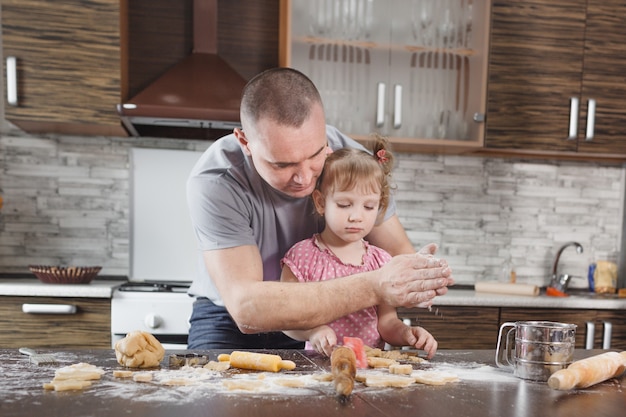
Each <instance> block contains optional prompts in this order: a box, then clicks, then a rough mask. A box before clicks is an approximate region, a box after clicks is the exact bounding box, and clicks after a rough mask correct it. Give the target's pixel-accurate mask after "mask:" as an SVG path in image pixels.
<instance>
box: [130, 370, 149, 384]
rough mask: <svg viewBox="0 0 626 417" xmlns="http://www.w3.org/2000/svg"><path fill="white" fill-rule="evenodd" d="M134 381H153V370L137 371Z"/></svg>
mask: <svg viewBox="0 0 626 417" xmlns="http://www.w3.org/2000/svg"><path fill="white" fill-rule="evenodd" d="M133 381H135V382H150V381H152V372H135V373H134V374H133Z"/></svg>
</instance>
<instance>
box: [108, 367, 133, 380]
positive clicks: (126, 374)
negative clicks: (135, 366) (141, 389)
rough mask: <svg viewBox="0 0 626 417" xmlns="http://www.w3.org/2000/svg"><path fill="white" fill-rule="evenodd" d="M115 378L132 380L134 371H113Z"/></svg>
mask: <svg viewBox="0 0 626 417" xmlns="http://www.w3.org/2000/svg"><path fill="white" fill-rule="evenodd" d="M113 376H114V377H115V378H130V377H132V376H133V371H122V370H120V369H116V370H114V371H113Z"/></svg>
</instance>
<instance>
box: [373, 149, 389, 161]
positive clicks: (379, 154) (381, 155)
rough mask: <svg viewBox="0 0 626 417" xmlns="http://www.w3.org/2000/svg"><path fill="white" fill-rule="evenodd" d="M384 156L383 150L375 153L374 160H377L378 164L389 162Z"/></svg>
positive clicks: (385, 153)
mask: <svg viewBox="0 0 626 417" xmlns="http://www.w3.org/2000/svg"><path fill="white" fill-rule="evenodd" d="M385 155H387V152H386V151H385V150H384V149H381V150H379V151H378V152H376V159H378V163H379V164H384V163H385V162H387V161H389V158H387V157H386V156H385Z"/></svg>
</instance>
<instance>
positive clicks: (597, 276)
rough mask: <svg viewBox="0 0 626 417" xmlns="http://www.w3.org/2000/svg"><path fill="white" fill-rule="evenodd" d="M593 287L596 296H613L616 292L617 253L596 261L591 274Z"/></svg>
mask: <svg viewBox="0 0 626 417" xmlns="http://www.w3.org/2000/svg"><path fill="white" fill-rule="evenodd" d="M593 287H594V291H595V293H596V294H615V291H616V290H617V253H612V254H609V255H608V256H607V259H606V260H602V261H597V262H596V267H595V271H594V273H593Z"/></svg>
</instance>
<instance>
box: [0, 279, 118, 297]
mask: <svg viewBox="0 0 626 417" xmlns="http://www.w3.org/2000/svg"><path fill="white" fill-rule="evenodd" d="M124 282H126V281H124V280H105V279H94V280H93V281H91V282H90V283H89V284H46V283H44V282H41V281H39V280H38V279H37V278H33V279H29V278H23V279H22V278H20V279H0V295H15V296H26V297H87V298H111V295H112V294H113V290H114V289H115V288H117V287H119V286H120V285H122V284H123V283H124Z"/></svg>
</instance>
